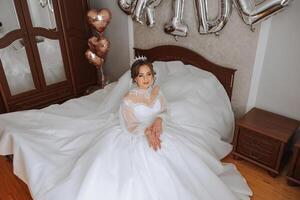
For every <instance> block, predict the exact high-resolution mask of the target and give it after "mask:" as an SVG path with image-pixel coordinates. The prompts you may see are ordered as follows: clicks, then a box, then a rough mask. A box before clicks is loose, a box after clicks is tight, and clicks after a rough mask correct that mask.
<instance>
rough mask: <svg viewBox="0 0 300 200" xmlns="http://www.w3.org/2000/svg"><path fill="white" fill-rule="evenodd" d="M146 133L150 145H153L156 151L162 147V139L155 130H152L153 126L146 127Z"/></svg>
mask: <svg viewBox="0 0 300 200" xmlns="http://www.w3.org/2000/svg"><path fill="white" fill-rule="evenodd" d="M145 135H146V136H147V139H148V142H149V146H150V147H152V148H153V149H154V150H155V151H157V150H158V149H160V143H161V141H160V139H159V137H157V136H156V134H155V132H153V130H152V126H150V127H148V128H146V130H145Z"/></svg>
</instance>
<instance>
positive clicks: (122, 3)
mask: <svg viewBox="0 0 300 200" xmlns="http://www.w3.org/2000/svg"><path fill="white" fill-rule="evenodd" d="M160 2H161V0H118V4H119V7H120V8H121V10H123V11H124V12H125V13H126V14H127V15H131V17H132V19H133V20H134V21H136V22H138V23H140V24H144V20H146V23H147V25H148V26H150V27H152V26H153V25H154V24H155V8H156V7H157V6H159V4H160Z"/></svg>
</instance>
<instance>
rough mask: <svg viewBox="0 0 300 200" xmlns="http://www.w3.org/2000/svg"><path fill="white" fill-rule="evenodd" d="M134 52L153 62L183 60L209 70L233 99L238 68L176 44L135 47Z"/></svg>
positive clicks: (185, 62)
mask: <svg viewBox="0 0 300 200" xmlns="http://www.w3.org/2000/svg"><path fill="white" fill-rule="evenodd" d="M134 52H135V56H138V55H140V56H141V55H143V56H146V57H147V58H148V60H149V61H151V62H154V61H175V60H181V61H182V62H183V63H184V64H189V65H193V66H195V67H197V68H200V69H203V70H206V71H209V72H211V73H213V74H214V75H215V76H216V77H217V79H218V80H219V81H220V82H221V84H222V85H223V86H224V88H225V90H226V92H227V94H228V96H229V98H230V99H231V95H232V87H233V81H234V73H235V71H236V69H231V68H227V67H223V66H220V65H217V64H215V63H212V62H210V61H209V60H207V59H205V58H204V57H202V56H201V55H199V54H198V53H196V52H194V51H192V50H189V49H186V48H184V47H179V46H174V45H164V46H158V47H154V48H152V49H138V48H134Z"/></svg>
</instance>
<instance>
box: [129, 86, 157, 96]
mask: <svg viewBox="0 0 300 200" xmlns="http://www.w3.org/2000/svg"><path fill="white" fill-rule="evenodd" d="M152 89H153V87H149V88H147V89H142V88H139V87H135V88H133V89H132V90H131V91H132V92H134V93H135V94H136V95H138V96H147V97H149V96H150V95H151V92H152Z"/></svg>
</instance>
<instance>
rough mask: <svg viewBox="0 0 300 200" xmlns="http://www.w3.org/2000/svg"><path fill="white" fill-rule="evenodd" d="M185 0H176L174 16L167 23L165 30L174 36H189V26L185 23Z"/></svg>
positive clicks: (174, 2)
mask: <svg viewBox="0 0 300 200" xmlns="http://www.w3.org/2000/svg"><path fill="white" fill-rule="evenodd" d="M183 8H184V0H174V1H173V9H174V17H173V18H172V19H171V21H170V22H169V23H167V24H165V32H166V33H168V34H171V35H174V36H181V37H185V36H187V32H188V26H187V25H186V24H184V23H183V19H182V18H183Z"/></svg>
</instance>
